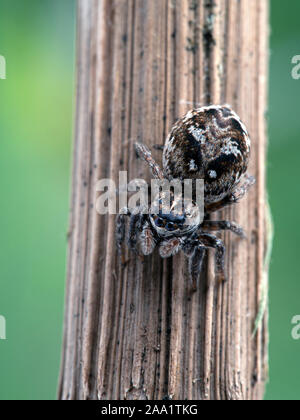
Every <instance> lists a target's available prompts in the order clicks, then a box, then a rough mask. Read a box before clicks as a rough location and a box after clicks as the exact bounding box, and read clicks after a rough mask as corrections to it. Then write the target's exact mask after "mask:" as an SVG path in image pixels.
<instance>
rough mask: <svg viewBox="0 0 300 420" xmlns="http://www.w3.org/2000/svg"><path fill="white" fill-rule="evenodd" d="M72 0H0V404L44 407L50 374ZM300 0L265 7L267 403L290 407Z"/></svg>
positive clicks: (54, 362) (66, 162)
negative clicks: (269, 227) (3, 328)
mask: <svg viewBox="0 0 300 420" xmlns="http://www.w3.org/2000/svg"><path fill="white" fill-rule="evenodd" d="M75 3H76V2H75V0H63V1H62V0H43V1H40V0H26V1H22V0H0V12H1V13H0V54H1V55H4V56H5V58H6V61H7V79H6V80H5V81H4V80H0V97H1V101H0V136H1V142H0V191H1V218H0V232H1V243H0V279H1V280H0V281H1V293H0V315H4V316H5V317H6V319H7V340H6V341H0V372H1V376H0V399H23V400H24V399H54V398H55V395H56V386H57V378H58V371H59V360H60V347H61V335H62V331H61V330H62V319H63V296H64V282H65V258H66V231H67V219H68V203H69V178H70V177H69V174H70V154H71V139H72V119H73V98H74V40H75ZM299 12H300V2H299V1H298V0H289V1H288V7H287V4H286V3H284V4H283V3H282V1H281V0H271V26H272V34H271V63H270V102H269V112H268V120H269V141H270V142H269V158H268V186H269V194H270V203H271V207H272V211H273V217H274V220H275V243H274V252H273V256H272V265H271V273H270V383H269V385H268V390H267V395H266V398H267V399H297V400H298V399H300V387H299V377H300V367H299V364H298V363H297V356H298V354H299V350H300V341H299V342H298V341H293V340H292V338H291V319H292V317H293V316H294V315H296V314H300V303H299V296H300V282H299V278H300V268H299V265H298V263H297V257H298V255H297V254H298V251H299V249H298V234H299V227H298V225H297V221H296V217H297V216H296V215H297V214H299V213H300V198H299V197H298V193H299V187H298V183H297V180H298V175H297V173H298V172H297V171H298V165H299V162H298V161H299V154H300V141H299V140H298V137H299V133H300V118H299V116H298V113H299V111H298V110H299V108H298V101H297V99H298V93H299V97H300V80H299V81H296V80H293V79H292V77H291V69H292V65H291V59H292V57H293V56H294V55H297V54H300V42H299V41H300V30H299V24H298V16H299Z"/></svg>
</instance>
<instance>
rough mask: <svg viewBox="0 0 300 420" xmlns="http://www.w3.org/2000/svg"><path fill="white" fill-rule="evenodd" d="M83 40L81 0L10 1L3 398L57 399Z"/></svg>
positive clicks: (0, 254)
mask: <svg viewBox="0 0 300 420" xmlns="http://www.w3.org/2000/svg"><path fill="white" fill-rule="evenodd" d="M74 39H75V2H74V1H73V0H63V1H57V0H55V1H54V0H43V1H40V0H26V1H22V0H0V54H1V55H3V56H5V58H6V62H7V79H6V80H0V97H1V101H0V136H1V141H0V191H1V218H0V232H1V244H0V279H1V280H0V281H1V293H0V314H2V315H4V316H5V317H6V320H7V340H6V341H0V372H1V373H0V398H1V399H53V398H55V396H56V387H57V380H58V379H57V378H58V369H59V359H60V346H61V336H62V331H61V330H62V319H63V296H64V283H65V255H66V232H67V218H68V206H69V178H70V176H69V173H70V147H71V139H72V114H73V97H74V93H73V92H74V77H73V73H74V71H73V68H74Z"/></svg>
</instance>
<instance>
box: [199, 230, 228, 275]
mask: <svg viewBox="0 0 300 420" xmlns="http://www.w3.org/2000/svg"><path fill="white" fill-rule="evenodd" d="M199 241H200V242H201V243H202V244H203V245H205V246H206V247H209V248H214V249H215V250H216V254H215V273H216V278H217V280H218V281H219V282H220V283H221V282H224V281H226V276H225V269H224V266H225V259H224V256H225V246H224V244H223V242H222V241H221V239H219V238H217V237H216V236H214V235H211V234H209V233H200V234H199Z"/></svg>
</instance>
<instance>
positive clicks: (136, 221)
mask: <svg viewBox="0 0 300 420" xmlns="http://www.w3.org/2000/svg"><path fill="white" fill-rule="evenodd" d="M144 218H145V215H144V214H142V213H141V212H140V211H139V210H137V211H136V212H134V213H132V214H131V216H130V224H129V233H128V246H129V248H130V249H131V250H132V251H134V252H135V253H137V241H138V235H139V234H140V232H141V230H142V227H143V222H144Z"/></svg>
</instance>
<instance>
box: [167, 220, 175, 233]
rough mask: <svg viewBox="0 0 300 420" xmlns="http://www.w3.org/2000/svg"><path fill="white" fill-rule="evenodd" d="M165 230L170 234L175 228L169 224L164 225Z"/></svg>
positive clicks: (172, 224)
mask: <svg viewBox="0 0 300 420" xmlns="http://www.w3.org/2000/svg"><path fill="white" fill-rule="evenodd" d="M166 229H167V230H169V231H171V232H172V231H173V230H176V227H175V225H174V223H172V222H169V223H167V224H166Z"/></svg>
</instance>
